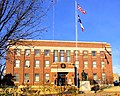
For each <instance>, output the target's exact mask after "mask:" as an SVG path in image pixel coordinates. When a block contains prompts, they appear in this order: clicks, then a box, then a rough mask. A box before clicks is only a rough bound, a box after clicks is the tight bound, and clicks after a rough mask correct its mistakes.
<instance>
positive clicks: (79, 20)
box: [78, 15, 84, 32]
mask: <svg viewBox="0 0 120 96" xmlns="http://www.w3.org/2000/svg"><path fill="white" fill-rule="evenodd" d="M78 22H79V23H80V26H81V28H82V32H83V31H84V27H83V25H82V21H81V19H80V16H79V15H78Z"/></svg>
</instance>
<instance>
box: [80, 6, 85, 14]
mask: <svg viewBox="0 0 120 96" xmlns="http://www.w3.org/2000/svg"><path fill="white" fill-rule="evenodd" d="M78 10H79V11H81V12H82V13H83V14H86V11H85V10H83V9H82V8H81V7H80V5H79V4H78Z"/></svg>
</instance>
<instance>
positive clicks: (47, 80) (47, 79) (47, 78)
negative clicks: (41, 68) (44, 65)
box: [45, 74, 50, 83]
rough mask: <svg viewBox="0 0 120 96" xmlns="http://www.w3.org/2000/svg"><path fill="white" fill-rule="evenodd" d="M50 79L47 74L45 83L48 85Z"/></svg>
mask: <svg viewBox="0 0 120 96" xmlns="http://www.w3.org/2000/svg"><path fill="white" fill-rule="evenodd" d="M49 79H50V75H49V74H45V82H46V83H48V82H49Z"/></svg>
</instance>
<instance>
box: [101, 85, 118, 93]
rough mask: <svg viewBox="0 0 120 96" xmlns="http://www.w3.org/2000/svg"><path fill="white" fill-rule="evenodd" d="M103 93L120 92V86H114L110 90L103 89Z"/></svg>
mask: <svg viewBox="0 0 120 96" xmlns="http://www.w3.org/2000/svg"><path fill="white" fill-rule="evenodd" d="M103 92H120V86H112V87H110V88H106V89H103Z"/></svg>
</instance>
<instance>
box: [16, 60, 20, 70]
mask: <svg viewBox="0 0 120 96" xmlns="http://www.w3.org/2000/svg"><path fill="white" fill-rule="evenodd" d="M15 67H16V68H19V67H20V60H15Z"/></svg>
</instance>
